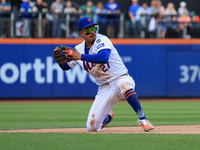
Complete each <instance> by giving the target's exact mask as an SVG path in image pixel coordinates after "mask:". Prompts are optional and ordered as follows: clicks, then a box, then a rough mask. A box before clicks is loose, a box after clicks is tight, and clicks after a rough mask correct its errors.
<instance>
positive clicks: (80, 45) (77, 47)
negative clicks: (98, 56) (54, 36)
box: [75, 41, 85, 49]
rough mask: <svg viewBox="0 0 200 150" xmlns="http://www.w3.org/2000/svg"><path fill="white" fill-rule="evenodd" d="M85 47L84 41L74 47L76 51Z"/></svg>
mask: <svg viewBox="0 0 200 150" xmlns="http://www.w3.org/2000/svg"><path fill="white" fill-rule="evenodd" d="M84 46H85V41H83V42H82V43H80V44H78V45H76V46H75V48H76V49H80V48H84Z"/></svg>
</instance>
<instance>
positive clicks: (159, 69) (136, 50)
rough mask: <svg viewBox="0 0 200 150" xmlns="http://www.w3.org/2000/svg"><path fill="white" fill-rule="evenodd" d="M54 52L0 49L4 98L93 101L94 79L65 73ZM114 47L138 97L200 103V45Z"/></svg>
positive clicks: (78, 71)
mask: <svg viewBox="0 0 200 150" xmlns="http://www.w3.org/2000/svg"><path fill="white" fill-rule="evenodd" d="M56 46H57V45H56V44H0V48H1V50H5V54H6V55H1V56H0V88H1V90H0V98H54V97H55V98H58V97H60V98H71V97H76V98H88V97H94V96H95V95H96V93H97V90H98V86H97V85H96V84H95V81H94V79H93V78H92V77H91V76H90V75H89V74H88V73H87V72H86V71H84V70H83V69H82V68H81V67H80V66H77V67H75V68H74V69H72V70H70V71H65V72H64V71H62V70H61V69H60V68H59V66H58V65H57V63H56V62H55V61H54V59H53V57H52V52H53V49H54V48H55V47H56ZM69 46H72V47H74V46H75V45H69ZM115 47H116V49H117V50H118V52H119V54H120V56H121V58H122V60H123V61H124V63H125V65H126V66H127V68H128V70H129V74H130V75H131V76H132V77H133V78H134V80H135V82H136V92H137V94H138V96H139V97H200V44H199V45H198V44H185V45H180V44H177V45H176V44H173V45H170V44H145V45H142V44H127V45H125V44H116V45H115ZM8 53H9V55H7V54H8Z"/></svg>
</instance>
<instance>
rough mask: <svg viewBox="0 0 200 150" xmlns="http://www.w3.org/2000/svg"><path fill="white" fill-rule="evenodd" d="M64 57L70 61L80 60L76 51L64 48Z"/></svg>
mask: <svg viewBox="0 0 200 150" xmlns="http://www.w3.org/2000/svg"><path fill="white" fill-rule="evenodd" d="M63 52H64V53H65V56H66V57H67V58H69V59H71V60H80V59H81V54H80V53H79V52H78V51H77V50H76V49H71V48H70V47H68V48H66V49H65V50H64V51H63Z"/></svg>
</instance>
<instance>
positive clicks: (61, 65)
mask: <svg viewBox="0 0 200 150" xmlns="http://www.w3.org/2000/svg"><path fill="white" fill-rule="evenodd" d="M59 66H60V68H62V70H69V69H71V67H70V66H69V65H68V64H67V63H66V64H59Z"/></svg>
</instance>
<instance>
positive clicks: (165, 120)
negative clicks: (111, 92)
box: [0, 101, 200, 150]
mask: <svg viewBox="0 0 200 150" xmlns="http://www.w3.org/2000/svg"><path fill="white" fill-rule="evenodd" d="M91 105H92V103H5V104H3V103H1V104H0V130H13V129H38V128H68V127H70V128H71V127H85V124H86V121H87V115H88V112H89V109H90V107H91ZM141 105H142V107H143V110H144V112H145V114H146V116H147V118H148V119H149V120H150V121H151V122H152V123H153V124H154V125H155V126H158V125H190V124H191V125H198V124H200V109H199V108H200V101H199V102H198V101H196V102H185V101H184V102H141ZM113 111H114V112H115V118H114V119H113V121H112V122H111V123H110V124H109V125H108V126H136V125H137V124H136V120H137V116H136V114H135V112H134V111H133V110H132V108H131V107H130V106H129V105H128V103H125V102H118V103H116V105H115V106H114V108H113ZM199 139H200V135H178V134H174V135H169V134H91V133H84V134H83V133H82V134H72V133H69V134H64V133H0V150H13V149H15V150H35V149H42V150H51V149H52V150H53V149H56V150H63V149H67V150H71V149H73V150H79V149H85V150H90V149H95V150H102V149H106V150H112V149H113V150H118V149H119V150H122V149H126V150H129V149H135V150H140V149H141V150H145V149H148V150H160V149H162V150H173V149H174V150H188V149H193V150H196V149H199V147H200V144H199Z"/></svg>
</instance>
